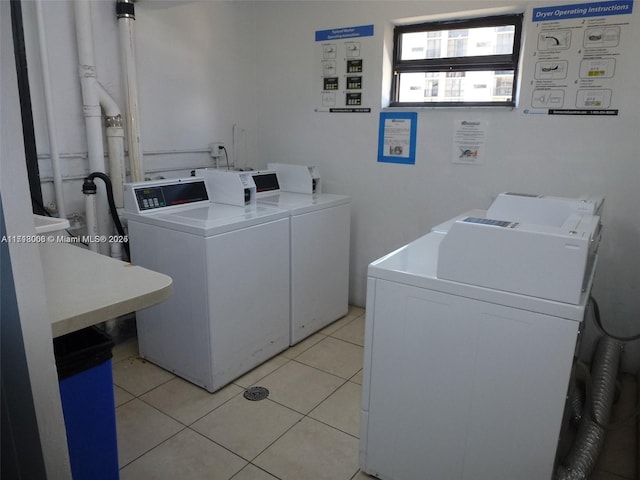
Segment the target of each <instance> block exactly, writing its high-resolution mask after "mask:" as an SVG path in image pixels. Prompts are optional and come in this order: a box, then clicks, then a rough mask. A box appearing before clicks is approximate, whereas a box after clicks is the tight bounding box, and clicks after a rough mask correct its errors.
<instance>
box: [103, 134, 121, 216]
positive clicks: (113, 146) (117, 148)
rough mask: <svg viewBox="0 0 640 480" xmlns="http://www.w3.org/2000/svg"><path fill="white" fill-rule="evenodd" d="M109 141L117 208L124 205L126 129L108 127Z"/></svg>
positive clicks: (110, 173) (110, 165)
mask: <svg viewBox="0 0 640 480" xmlns="http://www.w3.org/2000/svg"><path fill="white" fill-rule="evenodd" d="M107 142H108V148H107V150H108V152H109V177H110V178H111V184H112V186H113V200H114V202H115V204H116V208H123V207H124V182H125V166H124V129H123V128H122V127H118V126H114V127H109V126H108V127H107Z"/></svg>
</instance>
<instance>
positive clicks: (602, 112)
mask: <svg viewBox="0 0 640 480" xmlns="http://www.w3.org/2000/svg"><path fill="white" fill-rule="evenodd" d="M632 12H633V1H632V0H614V1H602V2H593V3H579V4H569V5H561V6H548V7H541V8H534V9H533V10H532V15H531V24H530V25H529V36H528V38H529V39H530V40H531V41H528V44H529V47H528V48H527V50H528V51H527V52H525V57H524V58H525V69H524V72H523V73H524V75H523V84H522V94H521V97H520V98H521V105H523V106H524V109H523V112H524V113H525V114H548V115H594V116H615V115H618V112H619V108H620V106H621V105H622V99H621V98H620V97H621V95H620V92H619V87H618V85H619V83H620V79H621V75H622V72H624V70H625V68H624V67H625V65H624V63H625V61H626V58H625V54H624V52H625V51H627V49H628V48H629V47H630V39H631V35H630V33H631V31H630V29H631V26H630V17H629V15H630V14H631V13H632Z"/></svg>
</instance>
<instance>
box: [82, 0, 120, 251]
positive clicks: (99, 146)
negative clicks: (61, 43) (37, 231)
mask: <svg viewBox="0 0 640 480" xmlns="http://www.w3.org/2000/svg"><path fill="white" fill-rule="evenodd" d="M74 10H75V17H76V37H77V38H76V41H77V44H78V63H79V75H80V87H81V90H82V103H83V111H84V119H85V126H86V130H87V151H88V157H89V171H90V172H104V171H105V162H104V146H103V141H102V111H101V109H100V102H99V95H98V88H97V86H96V85H97V79H96V67H95V60H94V49H93V32H92V28H91V25H92V24H91V2H90V1H88V0H76V1H75V2H74ZM96 211H97V215H96V221H97V231H98V232H100V233H102V234H107V232H111V225H110V219H109V209H108V205H107V198H106V194H105V193H104V192H98V195H97V198H96ZM87 220H88V219H87ZM88 227H89V229H90V230H93V229H94V227H93V226H89V225H88ZM99 251H100V253H102V254H103V255H108V253H109V245H108V244H100V245H99Z"/></svg>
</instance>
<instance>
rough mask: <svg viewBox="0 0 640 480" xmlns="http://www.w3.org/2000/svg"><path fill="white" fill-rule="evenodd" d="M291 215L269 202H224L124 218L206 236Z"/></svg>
mask: <svg viewBox="0 0 640 480" xmlns="http://www.w3.org/2000/svg"><path fill="white" fill-rule="evenodd" d="M288 215H289V213H288V212H287V211H286V210H282V209H277V208H274V207H271V206H267V205H255V206H249V207H237V206H234V205H226V204H222V203H209V204H207V205H198V206H185V207H179V208H174V209H172V210H171V211H165V212H162V211H159V212H154V213H148V214H144V215H139V214H135V213H130V212H125V213H124V217H125V218H126V219H128V220H129V221H130V222H140V223H146V224H149V225H155V226H158V227H163V228H169V229H172V230H178V231H181V232H187V233H192V234H194V235H202V236H205V237H209V236H212V235H218V234H221V233H226V232H231V231H234V230H239V229H241V228H247V227H251V226H254V225H260V224H262V223H266V222H271V221H274V220H278V219H281V218H287V217H288Z"/></svg>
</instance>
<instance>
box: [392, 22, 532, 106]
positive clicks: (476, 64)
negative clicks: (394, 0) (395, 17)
mask: <svg viewBox="0 0 640 480" xmlns="http://www.w3.org/2000/svg"><path fill="white" fill-rule="evenodd" d="M521 31H522V14H517V15H501V16H496V17H484V18H476V19H467V20H456V21H447V22H434V23H422V24H418V25H400V26H397V27H396V28H395V31H394V53H393V81H392V87H391V90H392V91H391V99H392V101H391V106H409V107H415V106H494V105H497V106H510V107H511V106H515V96H516V79H517V74H518V59H519V56H520V37H521Z"/></svg>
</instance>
